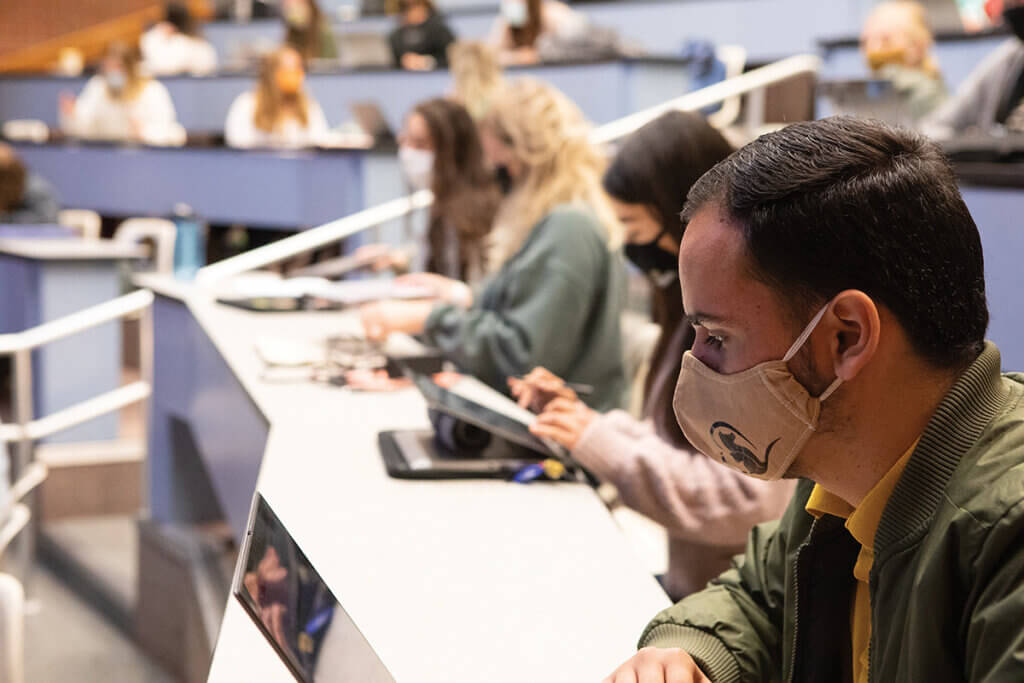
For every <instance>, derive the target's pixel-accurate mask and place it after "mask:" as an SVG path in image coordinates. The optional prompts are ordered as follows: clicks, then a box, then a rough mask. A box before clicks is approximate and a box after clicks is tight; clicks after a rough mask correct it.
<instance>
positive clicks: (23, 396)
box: [11, 349, 33, 481]
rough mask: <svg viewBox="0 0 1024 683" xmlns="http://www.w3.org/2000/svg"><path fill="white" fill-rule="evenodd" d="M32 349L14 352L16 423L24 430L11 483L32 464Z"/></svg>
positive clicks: (16, 450) (15, 458) (15, 459)
mask: <svg viewBox="0 0 1024 683" xmlns="http://www.w3.org/2000/svg"><path fill="white" fill-rule="evenodd" d="M32 400H33V398H32V349H19V350H18V351H15V352H14V421H15V422H16V423H17V424H18V426H19V427H20V428H21V430H22V435H21V437H20V438H19V439H18V443H17V444H16V445H15V451H14V453H15V457H14V462H13V463H11V464H12V468H11V481H14V480H16V479H17V478H18V477H20V476H21V475H22V474H23V473H24V472H25V468H26V467H28V466H29V463H31V462H32V441H31V440H30V439H29V437H28V433H27V431H26V427H27V426H28V425H29V423H30V422H32Z"/></svg>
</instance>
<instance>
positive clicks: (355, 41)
mask: <svg viewBox="0 0 1024 683" xmlns="http://www.w3.org/2000/svg"><path fill="white" fill-rule="evenodd" d="M337 42H338V55H339V56H340V58H341V65H342V66H343V67H344V68H346V69H366V68H377V69H390V68H392V67H393V66H394V65H395V56H394V54H393V53H392V52H391V44H390V43H388V39H387V36H384V35H381V34H379V33H348V32H343V33H338V34H337Z"/></svg>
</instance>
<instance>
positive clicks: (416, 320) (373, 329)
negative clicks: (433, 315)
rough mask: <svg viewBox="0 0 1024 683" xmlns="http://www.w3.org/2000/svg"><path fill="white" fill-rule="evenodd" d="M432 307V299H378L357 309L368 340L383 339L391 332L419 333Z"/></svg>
mask: <svg viewBox="0 0 1024 683" xmlns="http://www.w3.org/2000/svg"><path fill="white" fill-rule="evenodd" d="M433 309H434V302H432V301H378V302H376V303H372V304H367V305H366V306H363V307H362V308H361V309H359V317H360V318H361V319H362V321H363V330H364V331H365V332H366V338H367V339H369V340H370V341H384V340H385V339H387V338H388V335H389V334H391V333H392V332H405V333H406V334H419V333H420V332H422V331H423V328H424V326H426V324H427V318H428V317H430V312H431V311H432V310H433Z"/></svg>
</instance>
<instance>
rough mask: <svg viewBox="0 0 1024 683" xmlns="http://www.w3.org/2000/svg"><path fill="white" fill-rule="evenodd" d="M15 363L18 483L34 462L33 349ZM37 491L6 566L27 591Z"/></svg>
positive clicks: (13, 474)
mask: <svg viewBox="0 0 1024 683" xmlns="http://www.w3.org/2000/svg"><path fill="white" fill-rule="evenodd" d="M12 360H13V363H14V368H13V370H14V421H15V422H16V423H17V424H18V427H19V428H20V429H21V434H20V435H19V437H18V441H17V443H15V444H14V457H13V458H12V459H11V468H10V480H11V482H15V481H17V480H18V479H20V478H21V477H22V476H23V475H24V474H25V472H26V471H27V470H28V466H29V465H30V464H31V462H32V440H31V439H30V438H29V436H28V430H27V427H28V425H29V424H30V423H31V422H32V412H33V411H32V400H33V399H32V349H30V348H28V349H19V350H17V351H15V352H14V354H13V357H12ZM36 501H37V498H36V494H35V492H34V491H33V492H32V493H29V494H28V495H27V496H26V497H25V500H22V501H21V502H22V503H24V504H25V505H26V506H27V507H28V509H29V511H30V514H31V515H32V516H31V517H30V519H29V523H28V526H27V527H26V528H25V529H24V530H23V531H22V532H21V533H20V534H19V535H18V538H16V539H15V540H14V541H13V542H12V543H11V545H10V546H8V549H7V552H6V553H5V555H6V557H5V560H4V565H5V569H6V571H8V572H9V573H10V574H11V575H12V576H14V577H15V578H16V579H18V580H19V581H20V582H21V583H22V585H23V586H24V588H25V592H26V594H28V593H29V592H30V590H31V588H30V579H31V576H32V565H33V563H34V562H35V555H36V530H37V525H38V524H39V517H38V515H39V505H37V504H36Z"/></svg>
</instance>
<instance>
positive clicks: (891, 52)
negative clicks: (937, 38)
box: [860, 0, 947, 120]
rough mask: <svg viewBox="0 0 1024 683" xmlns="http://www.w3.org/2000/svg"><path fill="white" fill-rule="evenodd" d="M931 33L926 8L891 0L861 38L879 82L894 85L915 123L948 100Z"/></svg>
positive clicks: (878, 10)
mask: <svg viewBox="0 0 1024 683" xmlns="http://www.w3.org/2000/svg"><path fill="white" fill-rule="evenodd" d="M932 42H933V39H932V32H931V29H929V28H928V16H927V12H926V11H925V8H924V6H923V5H921V4H920V3H919V2H913V1H911V0H892V1H890V2H883V3H881V4H880V5H877V6H876V7H875V8H874V10H872V12H871V14H870V15H869V16H868V19H867V21H866V22H865V23H864V29H863V31H862V32H861V36H860V45H861V52H863V54H864V58H865V59H866V60H867V62H868V66H869V67H870V69H871V71H872V73H873V74H874V75H875V77H877V78H881V79H884V80H887V81H892V83H893V86H894V87H895V88H896V90H897V92H899V93H900V95H901V96H902V97H903V98H904V100H905V101H906V106H907V113H908V114H909V115H910V116H911V118H913V119H914V120H918V119H921V118H923V117H924V116H927V115H928V114H930V113H931V112H932V111H934V110H935V108H936V107H938V106H939V105H941V104H942V103H943V102H944V101H945V99H946V97H947V93H946V85H945V83H944V82H943V80H942V74H941V73H940V72H939V65H938V63H937V62H936V61H935V57H934V56H933V55H932V54H931V50H932Z"/></svg>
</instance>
